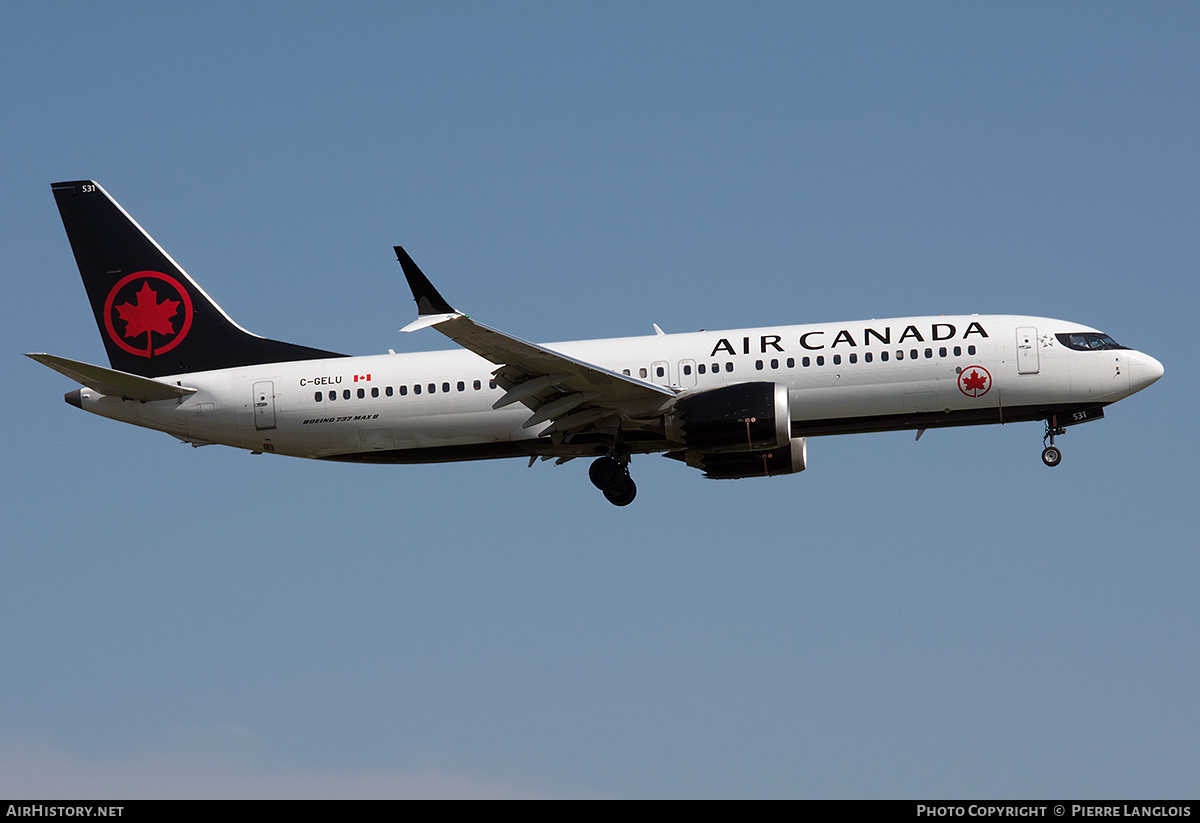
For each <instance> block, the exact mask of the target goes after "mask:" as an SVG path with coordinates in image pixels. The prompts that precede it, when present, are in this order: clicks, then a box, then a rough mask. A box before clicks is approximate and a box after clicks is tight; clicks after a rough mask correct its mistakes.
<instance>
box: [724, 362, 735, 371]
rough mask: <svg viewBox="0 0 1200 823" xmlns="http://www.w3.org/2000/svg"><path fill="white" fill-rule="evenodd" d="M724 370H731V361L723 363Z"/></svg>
mask: <svg viewBox="0 0 1200 823" xmlns="http://www.w3.org/2000/svg"><path fill="white" fill-rule="evenodd" d="M725 371H733V363H732V362H730V363H726V364H725Z"/></svg>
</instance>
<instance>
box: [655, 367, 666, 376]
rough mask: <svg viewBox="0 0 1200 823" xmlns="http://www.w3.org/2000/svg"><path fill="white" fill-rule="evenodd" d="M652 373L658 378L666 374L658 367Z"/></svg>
mask: <svg viewBox="0 0 1200 823" xmlns="http://www.w3.org/2000/svg"><path fill="white" fill-rule="evenodd" d="M654 373H655V374H657V375H658V376H659V377H662V376H664V375H665V374H666V371H664V370H663V367H662V366H659V367H658V368H656V369H655V370H654Z"/></svg>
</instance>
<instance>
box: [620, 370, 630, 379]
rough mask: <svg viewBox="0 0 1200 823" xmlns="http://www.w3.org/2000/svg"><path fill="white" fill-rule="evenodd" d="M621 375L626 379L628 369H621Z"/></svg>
mask: <svg viewBox="0 0 1200 823" xmlns="http://www.w3.org/2000/svg"><path fill="white" fill-rule="evenodd" d="M621 374H623V375H625V376H626V377H628V376H629V369H623V370H622V371H621Z"/></svg>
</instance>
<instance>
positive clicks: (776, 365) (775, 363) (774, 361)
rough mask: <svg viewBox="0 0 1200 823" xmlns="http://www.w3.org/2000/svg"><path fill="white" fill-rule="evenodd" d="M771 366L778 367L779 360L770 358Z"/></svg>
mask: <svg viewBox="0 0 1200 823" xmlns="http://www.w3.org/2000/svg"><path fill="white" fill-rule="evenodd" d="M771 368H773V369H777V368H779V361H778V360H772V361H771Z"/></svg>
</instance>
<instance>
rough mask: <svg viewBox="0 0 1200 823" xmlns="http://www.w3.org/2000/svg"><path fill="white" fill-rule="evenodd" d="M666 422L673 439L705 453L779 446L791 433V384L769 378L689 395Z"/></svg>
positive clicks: (672, 409) (689, 449)
mask: <svg viewBox="0 0 1200 823" xmlns="http://www.w3.org/2000/svg"><path fill="white" fill-rule="evenodd" d="M664 422H665V423H666V434H667V438H668V439H669V440H672V441H674V442H676V443H680V444H682V445H684V446H686V447H687V451H689V452H691V451H697V452H705V453H706V454H711V453H714V452H749V451H754V450H758V449H774V448H776V447H779V446H784V445H786V444H787V443H788V441H789V440H790V439H791V436H792V416H791V409H790V403H789V401H788V391H787V387H786V386H781V385H778V384H776V383H767V382H758V383H737V384H734V385H732V386H721V387H720V388H716V389H708V390H706V391H700V392H696V393H694V394H685V395H683V396H682V397H680V398H679V399H678V400H676V401H675V404H674V406H672V408H671V411H670V412H668V413H667V415H666V418H665V421H664ZM796 471H799V469H797V470H796Z"/></svg>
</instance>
